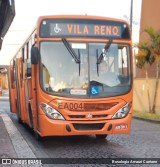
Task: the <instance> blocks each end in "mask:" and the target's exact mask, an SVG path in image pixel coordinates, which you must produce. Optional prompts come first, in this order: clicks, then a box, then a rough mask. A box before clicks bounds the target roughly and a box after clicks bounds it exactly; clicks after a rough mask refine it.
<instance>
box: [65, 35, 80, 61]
mask: <svg viewBox="0 0 160 167" xmlns="http://www.w3.org/2000/svg"><path fill="white" fill-rule="evenodd" d="M62 42H63V43H64V45H65V47H66V48H67V50H68V51H69V53H70V54H71V56H72V57H73V59H74V60H75V62H76V63H80V60H79V58H78V56H77V54H76V52H75V51H74V50H73V49H72V47H71V45H70V44H69V42H68V41H67V40H66V39H64V38H62Z"/></svg>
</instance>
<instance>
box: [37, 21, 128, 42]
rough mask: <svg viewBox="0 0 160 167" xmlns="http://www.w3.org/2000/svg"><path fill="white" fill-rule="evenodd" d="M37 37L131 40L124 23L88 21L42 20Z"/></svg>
mask: <svg viewBox="0 0 160 167" xmlns="http://www.w3.org/2000/svg"><path fill="white" fill-rule="evenodd" d="M39 35H40V37H41V38H67V37H70V38H72V37H73V38H75V37H77V38H105V39H106V38H110V39H125V40H130V39H131V37H130V32H129V27H128V25H127V24H126V23H125V22H117V21H111V20H89V19H44V20H43V21H42V22H41V24H40V34H39Z"/></svg>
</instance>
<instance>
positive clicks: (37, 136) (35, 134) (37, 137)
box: [34, 131, 42, 141]
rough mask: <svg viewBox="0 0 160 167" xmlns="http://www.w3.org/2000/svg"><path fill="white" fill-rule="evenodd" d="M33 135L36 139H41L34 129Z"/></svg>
mask: <svg viewBox="0 0 160 167" xmlns="http://www.w3.org/2000/svg"><path fill="white" fill-rule="evenodd" d="M34 136H35V138H36V140H37V141H41V140H42V137H41V136H40V135H39V133H38V132H36V131H34Z"/></svg>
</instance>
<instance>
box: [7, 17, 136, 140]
mask: <svg viewBox="0 0 160 167" xmlns="http://www.w3.org/2000/svg"><path fill="white" fill-rule="evenodd" d="M132 63H133V62H132V42H131V33H130V28H129V26H128V24H127V23H126V22H125V21H123V20H118V19H111V18H106V17H98V16H86V15H85V16H77V15H68V16H66V15H57V16H42V17H40V18H39V19H38V22H37V26H36V29H35V30H34V31H33V32H32V33H31V35H30V36H29V38H27V40H26V41H25V42H24V44H23V45H22V47H21V48H20V49H19V50H18V52H17V54H16V55H15V56H14V57H13V59H12V60H11V63H10V66H9V70H8V71H9V83H10V85H9V87H10V104H11V112H13V113H17V116H18V121H19V122H23V123H26V124H28V125H29V127H31V128H32V129H33V130H34V132H35V136H36V137H37V138H41V137H45V136H71V135H95V136H96V137H97V138H106V136H107V135H108V134H128V133H130V127H131V117H132V94H133V70H132Z"/></svg>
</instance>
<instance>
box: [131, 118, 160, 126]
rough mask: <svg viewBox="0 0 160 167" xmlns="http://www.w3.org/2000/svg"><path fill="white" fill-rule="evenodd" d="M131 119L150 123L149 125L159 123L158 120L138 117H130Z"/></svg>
mask: <svg viewBox="0 0 160 167" xmlns="http://www.w3.org/2000/svg"><path fill="white" fill-rule="evenodd" d="M132 117H133V118H135V119H138V120H142V121H146V122H151V123H156V124H160V121H158V120H153V119H146V118H140V117H137V116H132Z"/></svg>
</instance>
